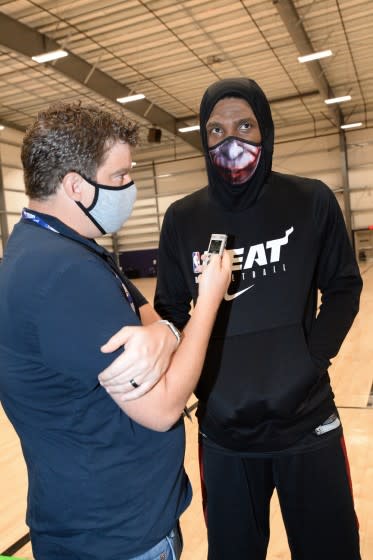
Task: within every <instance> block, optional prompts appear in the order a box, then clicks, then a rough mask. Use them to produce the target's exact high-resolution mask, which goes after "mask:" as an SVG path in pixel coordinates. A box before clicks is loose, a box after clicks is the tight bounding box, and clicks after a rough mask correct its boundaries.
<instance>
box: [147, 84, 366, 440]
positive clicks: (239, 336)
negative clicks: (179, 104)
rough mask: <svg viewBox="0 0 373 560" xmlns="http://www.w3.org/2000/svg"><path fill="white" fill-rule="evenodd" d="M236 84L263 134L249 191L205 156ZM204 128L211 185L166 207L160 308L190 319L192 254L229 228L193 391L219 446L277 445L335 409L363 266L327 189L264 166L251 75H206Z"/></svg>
mask: <svg viewBox="0 0 373 560" xmlns="http://www.w3.org/2000/svg"><path fill="white" fill-rule="evenodd" d="M232 95H234V96H240V97H244V99H246V100H247V101H248V102H249V103H250V105H251V107H252V109H253V111H254V113H255V116H256V118H257V120H258V123H259V126H260V129H261V133H262V138H263V146H264V158H263V161H262V166H261V167H258V168H257V171H256V172H255V174H254V175H253V177H252V179H251V180H250V181H249V182H248V183H247V185H245V189H243V190H246V191H249V190H250V189H251V191H250V195H246V193H245V194H243V195H241V196H239V195H236V193H235V192H234V191H233V190H230V189H232V185H229V184H227V183H226V182H225V181H224V180H223V179H221V177H220V175H219V176H218V175H217V174H216V173H215V171H214V169H213V167H212V165H211V163H210V159H209V157H208V155H207V143H206V136H205V132H204V127H205V123H206V121H207V119H208V116H209V114H210V113H211V110H212V108H213V106H214V104H216V102H217V101H218V100H219V99H222V98H223V97H231V96H232ZM201 131H202V142H203V146H204V149H205V153H206V166H207V173H208V178H209V184H208V186H207V187H205V188H204V189H201V190H199V191H197V192H195V193H193V194H191V195H189V196H187V197H185V198H184V199H182V200H179V201H177V202H175V203H173V204H172V205H171V206H170V207H169V209H168V210H167V212H166V215H165V218H164V222H163V226H162V233H161V240H160V247H159V269H158V280H157V289H156V296H155V307H156V309H157V311H158V313H160V315H162V316H163V317H165V318H167V319H169V320H171V321H173V322H174V323H176V324H177V325H178V326H179V327H183V326H184V325H185V323H186V322H187V321H188V318H189V311H190V301H191V300H194V301H195V299H196V297H197V289H198V285H197V283H196V276H197V275H196V273H195V272H194V271H193V254H194V253H196V252H199V253H202V252H203V251H204V250H206V249H207V246H208V241H209V237H210V235H211V233H227V234H228V244H227V248H228V250H230V251H231V252H232V258H233V266H232V282H231V285H230V286H229V289H228V291H227V293H226V294H225V296H224V300H223V302H222V304H221V306H220V309H219V312H218V316H217V319H216V323H215V327H214V330H213V333H212V336H211V340H210V344H209V348H208V352H207V356H206V360H205V365H204V369H203V372H202V376H201V380H200V383H199V385H198V387H197V390H196V395H197V397H198V398H199V406H198V413H197V415H198V417H199V422H200V426H201V430H202V431H203V432H204V433H205V434H206V435H207V436H208V437H209V438H210V439H211V440H213V441H215V442H216V443H217V444H219V445H222V446H224V447H228V448H230V449H235V450H239V451H275V450H281V449H284V448H286V447H288V446H291V445H293V444H294V443H295V442H296V441H297V440H299V439H301V438H302V437H303V436H305V435H306V434H308V433H311V432H312V430H313V429H314V428H315V427H316V426H318V425H319V424H320V423H322V422H323V421H324V420H325V419H326V418H327V416H328V415H329V414H330V413H331V412H334V411H335V405H334V400H333V393H332V390H331V387H330V381H329V376H328V373H327V368H328V367H329V365H330V359H331V358H332V357H334V356H335V355H336V354H337V352H338V350H339V348H340V345H341V344H342V342H343V339H344V338H345V336H346V334H347V332H348V330H349V328H350V326H351V324H352V321H353V319H354V317H355V315H356V313H357V311H358V307H359V296H360V291H361V286H362V282H361V278H360V274H359V270H358V267H357V264H356V261H355V257H354V254H353V251H352V248H351V245H350V242H349V239H348V235H347V232H346V228H345V224H344V220H343V216H342V213H341V210H340V208H339V205H338V203H337V201H336V199H335V196H334V194H333V193H332V191H331V190H330V189H329V188H328V187H327V186H326V185H324V184H323V183H321V182H320V181H317V180H313V179H307V178H302V177H296V176H291V175H283V174H279V173H276V172H273V171H271V160H272V147H273V124H272V119H271V117H270V111H269V106H268V102H267V100H266V99H265V96H264V94H263V92H262V91H261V90H260V88H259V87H258V86H257V85H256V84H255V82H253V81H252V80H244V79H238V80H223V81H222V82H219V83H217V84H214V85H213V86H211V87H210V88H209V89H208V90H207V92H206V94H205V96H204V98H203V100H202V103H201ZM240 187H241V191H242V185H240ZM230 193H233V194H232V197H231V199H230ZM252 193H254V194H252ZM318 290H320V291H321V293H322V305H321V308H320V310H319V313H318V314H317V294H318Z"/></svg>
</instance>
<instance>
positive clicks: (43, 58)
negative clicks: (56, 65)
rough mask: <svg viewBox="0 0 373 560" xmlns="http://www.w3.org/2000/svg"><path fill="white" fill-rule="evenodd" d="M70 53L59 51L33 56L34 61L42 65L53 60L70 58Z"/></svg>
mask: <svg viewBox="0 0 373 560" xmlns="http://www.w3.org/2000/svg"><path fill="white" fill-rule="evenodd" d="M68 54H69V53H68V52H66V51H63V50H62V49H59V50H57V51H50V52H47V53H44V54H38V55H37V56H32V57H31V58H32V60H34V61H35V62H39V64H42V63H43V62H50V61H51V60H57V59H58V58H63V57H64V56H68Z"/></svg>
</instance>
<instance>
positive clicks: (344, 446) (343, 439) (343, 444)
mask: <svg viewBox="0 0 373 560" xmlns="http://www.w3.org/2000/svg"><path fill="white" fill-rule="evenodd" d="M339 442H340V444H341V448H342V452H343V456H344V458H345V464H346V472H347V478H348V483H349V486H350V492H351V497H352V503H354V493H353V491H352V479H351V471H350V463H349V461H348V456H347V449H346V444H345V438H344V437H343V436H341V438H340V440H339ZM355 518H356V525H357V528H358V529H359V528H360V524H359V520H358V518H357V515H356V513H355Z"/></svg>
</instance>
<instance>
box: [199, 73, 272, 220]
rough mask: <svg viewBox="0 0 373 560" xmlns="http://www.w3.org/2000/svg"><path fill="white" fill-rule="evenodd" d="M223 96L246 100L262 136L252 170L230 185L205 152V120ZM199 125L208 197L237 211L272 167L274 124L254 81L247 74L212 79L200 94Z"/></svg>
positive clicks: (257, 190)
mask: <svg viewBox="0 0 373 560" xmlns="http://www.w3.org/2000/svg"><path fill="white" fill-rule="evenodd" d="M225 97H239V98H242V99H244V100H245V101H247V102H248V104H249V105H250V106H251V108H252V110H253V111H254V114H255V116H256V119H257V121H258V124H259V129H260V133H261V136H262V154H261V158H260V160H259V164H258V167H257V169H256V171H255V174H254V176H253V177H252V178H251V179H250V180H249V181H247V182H246V183H244V184H240V185H232V184H231V183H229V182H227V181H225V180H224V179H223V178H222V177H221V175H220V174H219V172H218V171H217V170H216V169H215V167H214V166H213V164H212V162H211V159H210V156H209V154H208V146H207V134H206V124H207V121H208V119H209V117H210V115H211V112H212V110H213V108H214V107H215V105H216V103H217V102H218V101H220V99H224V98H225ZM200 127H201V140H202V146H203V150H204V153H205V160H206V170H207V175H208V180H209V194H210V196H211V199H212V200H214V201H216V202H218V203H219V204H221V206H222V207H223V208H225V209H227V210H232V211H240V210H244V209H245V208H248V207H249V206H251V205H252V204H254V202H255V201H256V199H257V198H258V196H259V195H260V192H261V190H262V188H263V185H264V183H265V181H266V179H267V178H268V176H269V174H270V172H271V168H272V155H273V142H274V126H273V121H272V114H271V108H270V106H269V103H268V101H267V98H266V96H265V95H264V93H263V91H262V90H261V88H260V87H259V86H258V84H257V83H256V82H254V80H250V79H249V78H236V79H226V80H220V81H219V82H215V83H214V84H213V85H212V86H210V87H209V88H208V89H207V90H206V92H205V94H204V96H203V98H202V101H201V107H200Z"/></svg>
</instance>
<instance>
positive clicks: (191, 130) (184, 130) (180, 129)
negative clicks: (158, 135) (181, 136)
mask: <svg viewBox="0 0 373 560" xmlns="http://www.w3.org/2000/svg"><path fill="white" fill-rule="evenodd" d="M178 130H179V132H193V131H194V130H199V124H195V125H193V126H184V127H183V128H179V129H178Z"/></svg>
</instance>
